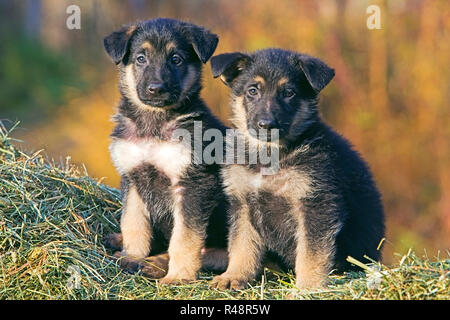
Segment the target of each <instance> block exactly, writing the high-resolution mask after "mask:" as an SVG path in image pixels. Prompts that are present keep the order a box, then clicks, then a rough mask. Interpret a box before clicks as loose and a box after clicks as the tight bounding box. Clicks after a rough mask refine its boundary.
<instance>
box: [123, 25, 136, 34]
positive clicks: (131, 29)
mask: <svg viewBox="0 0 450 320" xmlns="http://www.w3.org/2000/svg"><path fill="white" fill-rule="evenodd" d="M134 30H136V26H130V27H129V28H128V30H127V31H126V33H125V34H126V35H127V36H131V35H132V34H133V32H134Z"/></svg>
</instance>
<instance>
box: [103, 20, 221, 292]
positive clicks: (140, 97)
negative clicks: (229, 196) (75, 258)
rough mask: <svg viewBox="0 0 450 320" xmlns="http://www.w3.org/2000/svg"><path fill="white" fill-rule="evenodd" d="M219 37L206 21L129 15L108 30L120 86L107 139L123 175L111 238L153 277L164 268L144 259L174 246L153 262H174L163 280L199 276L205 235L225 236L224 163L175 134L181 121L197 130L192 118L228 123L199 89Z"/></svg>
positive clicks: (127, 262) (216, 243) (125, 258)
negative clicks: (128, 20) (201, 157)
mask: <svg viewBox="0 0 450 320" xmlns="http://www.w3.org/2000/svg"><path fill="white" fill-rule="evenodd" d="M217 42H218V37H217V36H216V35H215V34H213V33H211V32H209V31H208V30H205V29H204V28H202V27H199V26H196V25H193V24H190V23H185V22H181V21H178V20H172V19H155V20H149V21H145V22H139V23H135V24H131V25H128V26H125V27H123V28H122V29H120V30H119V31H116V32H113V33H112V34H110V35H109V36H107V37H106V38H105V39H104V46H105V49H106V52H107V53H108V55H109V56H110V57H111V59H112V60H113V61H114V63H116V64H117V65H118V68H119V73H120V81H119V82H120V85H119V87H120V93H121V100H120V104H119V107H118V113H117V114H116V115H115V116H114V120H115V122H116V127H115V128H114V131H113V132H112V134H111V137H112V143H111V145H110V152H111V157H112V160H113V163H114V165H115V167H116V168H117V170H118V171H119V173H120V175H121V194H122V201H123V209H122V216H121V222H120V223H121V225H120V227H121V234H116V235H113V236H112V237H110V238H109V239H108V241H109V242H110V243H113V246H116V247H117V246H118V247H122V251H121V252H120V253H119V256H121V258H120V259H119V262H120V263H121V265H122V266H123V267H125V268H126V269H128V270H130V271H136V270H137V269H139V268H142V271H143V272H144V273H145V274H147V275H150V276H154V277H161V276H163V275H165V274H166V271H167V270H162V272H158V271H157V270H155V269H154V268H152V264H151V263H145V261H144V258H146V257H147V256H149V254H151V255H154V254H158V253H161V252H164V251H165V250H167V248H168V257H170V259H168V260H169V261H167V260H165V261H163V262H161V261H159V260H158V261H156V264H157V266H155V268H158V267H161V266H162V267H163V268H165V267H167V263H168V272H167V274H166V275H165V277H164V278H163V279H162V280H161V283H166V284H170V283H175V282H179V281H191V280H195V279H196V275H197V271H198V270H199V268H200V267H201V260H202V252H203V253H204V252H210V251H208V250H206V251H205V250H202V248H204V247H205V242H206V246H207V247H214V248H225V247H226V244H227V243H226V235H227V229H226V208H227V200H226V197H225V195H224V192H223V190H222V181H221V176H220V173H219V169H220V168H219V166H218V165H216V164H212V165H206V164H201V163H200V164H197V163H194V161H193V160H194V153H193V152H191V148H190V146H191V145H190V144H189V145H187V144H186V143H182V142H181V141H180V140H178V139H174V138H173V135H174V133H175V132H176V130H179V129H184V130H187V132H188V133H190V134H192V133H193V132H194V122H195V121H199V122H201V124H202V129H203V130H207V129H210V128H214V129H218V130H220V131H221V132H224V131H225V129H226V128H225V127H224V126H223V124H222V123H221V122H220V121H219V120H218V119H217V118H215V117H214V116H213V115H212V113H211V112H210V111H209V109H208V108H207V107H206V105H205V103H204V102H203V101H202V99H201V98H200V90H201V87H202V86H201V70H202V64H203V63H206V62H207V61H208V59H209V58H210V57H211V55H212V54H213V52H214V50H215V49H216V46H217ZM224 251H225V249H224ZM116 256H117V255H116ZM166 256H167V255H166ZM203 259H205V257H203ZM150 262H151V261H150ZM154 262H155V261H154ZM224 269H225V268H224Z"/></svg>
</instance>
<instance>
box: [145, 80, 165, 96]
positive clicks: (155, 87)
mask: <svg viewBox="0 0 450 320" xmlns="http://www.w3.org/2000/svg"><path fill="white" fill-rule="evenodd" d="M166 91H167V90H166V87H165V85H164V83H162V82H151V83H150V84H149V85H148V86H147V92H148V93H149V94H151V95H154V96H157V95H160V94H163V93H165V92H166Z"/></svg>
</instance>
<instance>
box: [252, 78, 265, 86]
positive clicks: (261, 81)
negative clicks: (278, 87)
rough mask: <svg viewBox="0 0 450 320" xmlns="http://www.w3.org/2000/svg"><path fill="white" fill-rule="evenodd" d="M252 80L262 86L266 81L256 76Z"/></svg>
mask: <svg viewBox="0 0 450 320" xmlns="http://www.w3.org/2000/svg"><path fill="white" fill-rule="evenodd" d="M253 80H254V81H255V82H259V83H260V84H261V85H262V86H264V85H265V84H266V81H265V80H264V78H263V77H261V76H256V77H254V78H253Z"/></svg>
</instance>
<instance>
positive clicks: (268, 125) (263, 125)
mask: <svg viewBox="0 0 450 320" xmlns="http://www.w3.org/2000/svg"><path fill="white" fill-rule="evenodd" d="M258 127H259V128H260V129H273V128H275V127H276V123H275V121H274V120H269V119H261V120H259V121H258Z"/></svg>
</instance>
